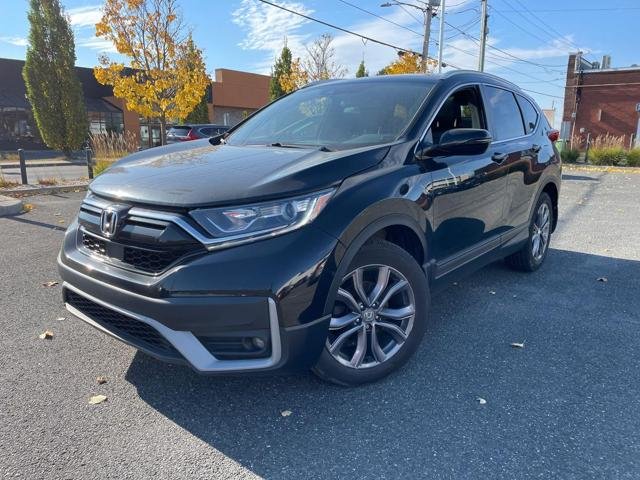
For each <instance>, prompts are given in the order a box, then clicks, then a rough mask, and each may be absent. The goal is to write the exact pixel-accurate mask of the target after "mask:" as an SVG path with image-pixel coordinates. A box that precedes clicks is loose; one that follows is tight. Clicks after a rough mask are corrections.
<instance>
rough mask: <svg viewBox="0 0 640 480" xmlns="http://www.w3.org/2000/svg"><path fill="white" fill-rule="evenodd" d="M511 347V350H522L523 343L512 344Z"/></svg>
mask: <svg viewBox="0 0 640 480" xmlns="http://www.w3.org/2000/svg"><path fill="white" fill-rule="evenodd" d="M511 346H512V347H513V348H524V342H522V343H518V342H513V343H512V344H511Z"/></svg>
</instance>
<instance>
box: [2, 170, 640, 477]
mask: <svg viewBox="0 0 640 480" xmlns="http://www.w3.org/2000/svg"><path fill="white" fill-rule="evenodd" d="M80 198H81V194H69V195H66V194H65V195H59V196H49V197H35V198H33V200H32V203H33V204H34V206H35V208H34V210H33V211H32V212H31V213H28V214H24V215H22V216H20V217H15V218H4V219H0V245H1V247H0V265H2V271H3V273H4V275H2V277H1V278H0V292H2V298H1V299H0V307H1V309H0V332H1V334H0V365H1V368H0V452H2V453H1V454H0V477H2V478H13V477H20V478H27V479H39V478H47V479H51V478H77V479H86V478H113V479H120V478H156V479H165V478H166V479H179V478H252V477H259V476H262V477H267V478H320V477H324V478H401V477H402V478H416V477H421V478H506V479H514V478H544V479H547V478H562V479H563V480H564V479H572V478H575V479H584V478H616V479H620V478H639V477H640V349H639V348H638V346H639V345H640V293H639V292H640V241H639V238H640V215H639V214H638V210H639V206H640V175H637V174H636V175H628V176H627V175H625V174H612V173H609V174H607V173H584V172H568V174H567V175H566V176H565V181H564V186H563V192H562V204H561V222H560V225H559V230H558V232H557V234H556V235H555V236H554V238H553V241H552V247H553V250H552V251H551V252H550V255H549V257H548V260H547V263H546V264H545V266H544V267H543V268H542V269H541V270H540V271H539V272H537V273H536V274H533V275H526V274H521V273H515V272H512V271H510V270H508V269H506V268H505V267H503V266H502V265H501V264H496V265H493V266H490V267H488V268H485V269H484V270H482V271H480V272H478V273H476V274H475V275H473V276H472V277H470V278H469V279H468V280H465V281H463V282H460V284H459V285H458V286H452V287H451V288H450V289H448V290H447V291H445V292H444V293H442V294H440V295H438V296H437V297H436V298H434V309H433V326H432V328H431V330H430V332H429V334H428V336H427V337H426V338H425V340H424V342H423V343H422V346H421V348H420V349H419V351H418V353H417V355H416V357H415V358H414V359H413V360H412V361H411V362H410V363H409V364H408V365H407V367H406V368H404V369H403V370H402V371H401V372H399V373H398V374H395V375H393V376H391V377H390V378H388V379H386V380H385V381H382V382H380V383H378V384H375V385H369V386H365V387H362V388H357V389H344V388H338V387H334V386H331V385H327V384H324V383H322V382H320V381H318V380H317V379H315V378H314V377H313V376H312V375H300V376H295V377H276V378H273V377H257V378H247V377H242V378H207V377H200V376H197V375H196V374H194V373H192V372H191V371H190V370H188V369H186V368H182V367H177V366H168V365H165V364H162V363H159V362H157V361H155V360H153V359H151V358H148V357H146V356H145V355H143V354H140V353H136V352H135V351H134V350H133V349H132V348H129V347H127V346H125V345H122V344H120V343H118V342H117V341H115V340H111V339H109V338H107V337H106V336H105V335H102V334H100V333H98V332H96V331H95V330H93V329H92V328H91V327H88V326H85V325H83V324H81V323H80V322H79V321H77V320H74V319H72V318H68V314H67V313H66V312H65V311H64V310H63V308H62V305H61V302H60V298H59V295H60V290H59V286H56V287H52V288H44V287H42V286H41V283H42V282H45V281H47V280H51V279H56V278H57V275H56V267H55V256H56V252H57V249H58V245H59V243H60V239H61V237H62V231H61V230H60V228H59V227H60V225H59V224H58V220H60V219H62V220H64V221H65V222H68V221H69V220H70V219H71V218H72V215H73V214H74V212H75V210H76V209H77V207H78V204H79V201H80ZM56 214H60V216H56ZM599 277H606V278H607V279H608V281H607V282H606V283H605V282H598V281H597V279H598V278H599ZM491 292H495V294H492V293H491ZM58 317H67V318H65V320H57V318H58ZM45 329H51V330H52V331H53V332H54V334H55V337H54V339H53V340H51V341H44V340H39V339H38V334H39V333H41V332H42V331H43V330H45ZM522 341H524V342H525V348H524V349H522V350H521V349H513V348H511V347H510V346H509V344H510V343H511V342H522ZM98 375H104V376H106V377H107V378H108V382H107V383H106V384H105V385H101V386H98V385H96V383H95V377H96V376H98ZM98 393H102V394H105V395H107V396H108V401H107V402H105V403H103V404H101V405H94V406H91V405H88V404H87V400H88V398H89V397H90V396H91V395H94V394H98ZM478 397H482V398H484V399H486V401H487V403H486V404H485V405H480V404H479V402H478V400H477V399H478ZM284 410H290V411H291V412H292V414H291V415H290V416H288V417H283V416H281V412H282V411H284Z"/></svg>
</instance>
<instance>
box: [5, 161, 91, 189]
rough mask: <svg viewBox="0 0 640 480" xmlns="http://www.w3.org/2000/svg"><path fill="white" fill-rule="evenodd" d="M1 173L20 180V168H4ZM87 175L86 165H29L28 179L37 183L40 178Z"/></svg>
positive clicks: (12, 179) (70, 178)
mask: <svg viewBox="0 0 640 480" xmlns="http://www.w3.org/2000/svg"><path fill="white" fill-rule="evenodd" d="M0 173H2V175H3V176H4V179H5V180H8V181H14V182H19V181H20V169H19V168H3V169H2V170H1V171H0ZM87 175H88V172H87V167H86V165H61V166H52V167H31V166H27V179H28V180H29V183H31V184H37V183H38V180H40V179H51V178H54V179H57V180H60V179H63V180H77V179H79V178H87Z"/></svg>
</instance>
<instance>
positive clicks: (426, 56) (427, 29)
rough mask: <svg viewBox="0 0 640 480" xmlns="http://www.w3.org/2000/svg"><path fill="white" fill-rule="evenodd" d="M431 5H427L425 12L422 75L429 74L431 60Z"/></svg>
mask: <svg viewBox="0 0 640 480" xmlns="http://www.w3.org/2000/svg"><path fill="white" fill-rule="evenodd" d="M432 17H433V15H432V14H431V5H429V4H427V8H425V10H424V37H423V38H422V65H421V66H422V73H427V60H428V59H429V37H430V36H431V18H432Z"/></svg>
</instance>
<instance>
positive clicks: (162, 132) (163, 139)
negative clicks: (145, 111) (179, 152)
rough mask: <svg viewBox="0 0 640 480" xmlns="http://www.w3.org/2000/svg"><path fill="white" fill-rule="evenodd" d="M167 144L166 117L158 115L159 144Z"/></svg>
mask: <svg viewBox="0 0 640 480" xmlns="http://www.w3.org/2000/svg"><path fill="white" fill-rule="evenodd" d="M166 144H167V117H165V116H164V115H162V116H161V117H160V145H166Z"/></svg>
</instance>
